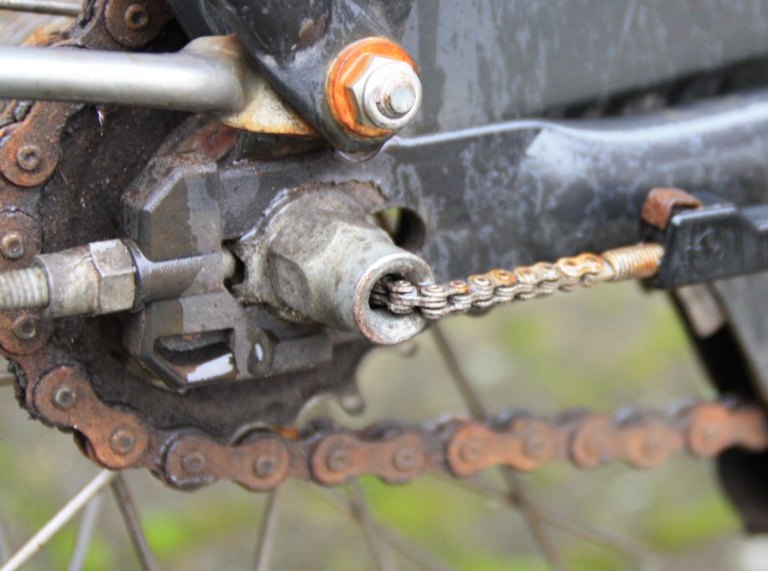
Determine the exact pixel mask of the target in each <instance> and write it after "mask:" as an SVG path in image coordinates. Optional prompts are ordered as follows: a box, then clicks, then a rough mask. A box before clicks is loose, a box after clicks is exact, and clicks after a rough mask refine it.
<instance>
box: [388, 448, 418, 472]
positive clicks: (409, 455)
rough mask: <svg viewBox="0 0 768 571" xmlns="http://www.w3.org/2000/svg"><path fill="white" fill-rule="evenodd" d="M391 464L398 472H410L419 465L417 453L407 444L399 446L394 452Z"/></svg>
mask: <svg viewBox="0 0 768 571" xmlns="http://www.w3.org/2000/svg"><path fill="white" fill-rule="evenodd" d="M392 464H393V465H394V467H395V469H397V470H398V471H400V472H410V471H411V470H413V469H415V468H416V467H417V466H418V465H419V453H418V452H417V451H416V450H414V449H413V448H409V447H407V446H406V447H404V448H400V449H399V450H398V451H397V452H395V455H394V458H393V459H392Z"/></svg>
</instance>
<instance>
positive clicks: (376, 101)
mask: <svg viewBox="0 0 768 571" xmlns="http://www.w3.org/2000/svg"><path fill="white" fill-rule="evenodd" d="M421 95H422V89H421V81H420V80H419V76H418V75H416V72H415V71H414V70H413V68H412V67H411V66H410V65H408V64H407V63H405V62H401V61H395V60H390V61H387V62H386V63H383V64H380V65H377V66H376V67H374V69H373V71H372V72H371V73H370V75H369V76H368V78H367V79H366V81H365V86H364V88H363V91H362V98H361V99H362V101H361V104H362V108H363V111H364V113H365V115H366V117H367V118H368V120H369V121H370V122H371V124H373V125H374V126H376V127H379V128H381V129H388V130H391V131H396V130H398V129H401V128H403V127H405V126H406V125H407V124H408V123H409V122H410V121H411V119H413V117H414V116H415V115H416V113H417V112H418V111H419V107H420V106H421Z"/></svg>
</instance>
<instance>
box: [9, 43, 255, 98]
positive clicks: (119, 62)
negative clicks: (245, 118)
mask: <svg viewBox="0 0 768 571" xmlns="http://www.w3.org/2000/svg"><path fill="white" fill-rule="evenodd" d="M191 45H192V46H194V45H195V44H191ZM204 45H205V44H204V43H203V44H199V43H198V44H197V46H198V47H197V49H190V48H189V47H188V48H185V49H184V50H182V51H181V52H178V53H173V54H149V53H141V54H137V53H123V52H107V51H96V50H81V49H74V48H44V47H17V46H0V98H2V99H35V100H45V101H74V102H83V103H114V104H123V105H140V106H145V107H155V108H161V109H176V110H180V111H194V112H232V111H237V110H239V109H241V108H242V107H243V105H244V101H245V95H244V92H243V87H242V85H241V82H240V72H239V70H238V68H237V65H236V64H235V62H234V61H233V60H231V59H228V58H227V57H226V55H223V54H221V53H219V52H217V51H215V50H209V51H206V50H205V49H204V48H203V46H204ZM201 48H203V49H201Z"/></svg>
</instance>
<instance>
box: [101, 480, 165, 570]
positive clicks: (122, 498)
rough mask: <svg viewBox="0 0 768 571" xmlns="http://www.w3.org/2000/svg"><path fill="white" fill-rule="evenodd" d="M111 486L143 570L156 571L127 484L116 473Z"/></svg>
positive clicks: (155, 565) (153, 558)
mask: <svg viewBox="0 0 768 571" xmlns="http://www.w3.org/2000/svg"><path fill="white" fill-rule="evenodd" d="M111 486H112V495H113V496H114V497H115V502H116V503H117V507H118V508H119V509H120V513H121V514H122V516H123V521H124V522H125V528H126V529H127V530H128V535H129V536H130V538H131V543H132V544H133V549H134V551H135V552H136V556H137V557H138V559H139V563H140V564H141V568H142V569H143V571H157V570H158V569H159V567H158V566H157V563H156V562H155V557H154V555H152V551H151V550H150V548H149V544H148V543H147V538H146V536H145V535H144V530H143V529H142V527H141V521H140V520H139V513H138V511H137V509H136V504H135V503H134V501H133V498H132V497H131V493H130V492H129V491H128V486H126V485H125V480H124V479H123V476H122V475H118V476H117V477H116V478H115V479H114V480H113V481H112V483H111Z"/></svg>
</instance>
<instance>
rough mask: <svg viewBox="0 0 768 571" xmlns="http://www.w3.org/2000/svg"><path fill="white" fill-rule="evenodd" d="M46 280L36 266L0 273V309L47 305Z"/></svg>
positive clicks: (32, 307)
mask: <svg viewBox="0 0 768 571" xmlns="http://www.w3.org/2000/svg"><path fill="white" fill-rule="evenodd" d="M48 296H49V291H48V280H47V276H46V274H45V271H44V270H43V269H42V268H39V267H37V266H32V267H30V268H24V269H22V270H12V271H9V272H4V273H2V274H0V310H2V311H8V310H12V309H41V308H43V307H46V306H47V305H48Z"/></svg>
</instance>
